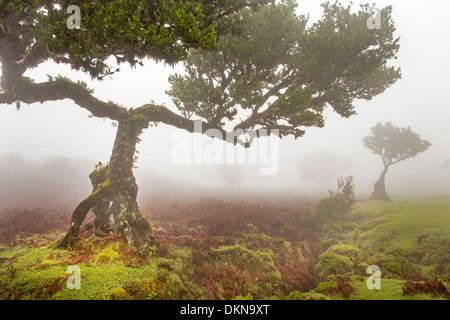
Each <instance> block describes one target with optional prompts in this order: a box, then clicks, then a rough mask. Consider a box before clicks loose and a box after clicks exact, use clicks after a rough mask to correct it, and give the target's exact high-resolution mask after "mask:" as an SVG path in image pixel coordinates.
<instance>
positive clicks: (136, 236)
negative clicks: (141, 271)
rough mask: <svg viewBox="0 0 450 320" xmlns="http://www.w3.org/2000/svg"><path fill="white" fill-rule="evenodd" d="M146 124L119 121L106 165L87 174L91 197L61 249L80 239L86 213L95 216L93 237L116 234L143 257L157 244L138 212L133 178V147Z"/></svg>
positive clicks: (74, 219)
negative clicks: (91, 188)
mask: <svg viewBox="0 0 450 320" xmlns="http://www.w3.org/2000/svg"><path fill="white" fill-rule="evenodd" d="M147 126H148V124H147V123H146V122H143V121H139V118H136V117H129V118H127V119H124V120H122V121H119V124H118V129H117V135H116V139H115V143H114V147H113V151H112V155H111V158H110V161H109V164H107V165H102V164H101V163H99V164H98V165H97V166H96V168H95V170H94V171H93V172H92V173H91V174H90V176H89V177H90V179H91V183H92V186H93V190H92V193H91V194H90V195H89V196H88V197H87V198H86V199H84V200H83V201H81V203H80V204H79V205H78V206H77V207H76V209H75V210H74V212H73V213H72V217H71V221H70V227H69V230H68V231H67V233H66V235H65V236H64V238H63V239H61V240H60V241H59V242H58V246H59V247H61V248H67V247H71V246H73V245H74V244H75V242H76V241H77V240H78V239H79V232H80V226H81V224H82V223H83V221H84V219H85V217H86V215H87V214H88V212H89V211H92V212H93V213H94V214H95V218H94V234H95V235H106V234H110V233H117V234H119V235H122V236H124V237H125V238H126V240H127V242H128V244H130V245H132V246H135V247H136V248H137V249H138V252H139V255H140V256H142V257H146V256H147V255H148V253H149V251H150V249H151V247H152V246H154V245H157V244H158V240H157V239H156V237H155V235H154V233H153V231H152V228H151V226H150V224H149V222H148V221H147V220H146V219H145V217H144V216H143V215H142V213H141V212H140V211H139V208H138V204H137V192H138V187H137V184H136V180H135V177H134V174H133V162H134V155H135V152H136V144H137V143H138V140H139V135H140V133H141V132H142V129H144V128H146V127H147ZM111 218H113V220H111Z"/></svg>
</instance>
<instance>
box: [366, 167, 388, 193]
mask: <svg viewBox="0 0 450 320" xmlns="http://www.w3.org/2000/svg"><path fill="white" fill-rule="evenodd" d="M387 171H388V167H385V168H384V170H383V171H382V172H381V174H380V177H379V178H378V180H377V182H375V183H374V185H373V186H374V189H373V192H372V194H371V195H370V197H369V200H384V201H391V198H390V197H389V196H388V194H387V193H386V185H385V177H386V173H387Z"/></svg>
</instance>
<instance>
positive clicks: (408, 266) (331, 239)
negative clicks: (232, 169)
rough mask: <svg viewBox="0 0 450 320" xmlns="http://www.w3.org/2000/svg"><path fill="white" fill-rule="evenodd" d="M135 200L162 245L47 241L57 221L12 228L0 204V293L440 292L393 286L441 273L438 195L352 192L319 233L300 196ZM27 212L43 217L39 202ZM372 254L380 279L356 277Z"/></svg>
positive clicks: (272, 295) (447, 213) (445, 272)
mask: <svg viewBox="0 0 450 320" xmlns="http://www.w3.org/2000/svg"><path fill="white" fill-rule="evenodd" d="M145 211H146V212H151V214H149V213H147V216H149V218H150V220H151V221H152V224H153V226H154V229H155V232H156V233H157V235H158V237H159V239H160V240H161V243H162V245H161V247H159V248H154V250H153V251H152V252H151V254H150V256H149V257H148V259H144V260H143V259H141V258H139V257H138V255H137V254H136V252H135V250H134V248H132V247H129V246H127V245H126V244H125V243H124V242H123V240H122V239H119V238H117V237H114V236H110V237H103V238H93V237H90V236H89V235H90V234H89V233H86V234H84V237H83V239H82V240H81V241H80V242H79V243H78V245H77V246H76V248H74V249H73V250H58V249H55V248H54V247H53V246H52V244H53V243H54V242H55V241H56V240H57V239H59V238H60V237H61V236H62V234H63V230H59V229H58V226H55V225H52V224H46V223H45V221H41V223H40V224H39V227H38V228H37V227H36V228H37V229H33V228H31V229H30V230H31V231H30V232H27V230H28V229H23V230H22V229H21V230H22V231H21V232H20V233H19V234H15V235H14V237H12V236H11V230H13V229H14V228H12V227H13V225H12V224H11V221H16V220H11V219H10V218H8V215H7V214H4V215H3V216H1V215H0V219H3V220H1V221H3V222H5V224H4V225H5V226H6V224H8V225H9V228H6V227H5V228H3V233H7V234H8V237H3V238H2V237H1V234H0V239H8V241H6V240H4V241H3V243H2V244H0V299H63V300H65V299H139V300H142V299H233V298H246V299H354V300H403V299H407V300H409V299H416V300H427V299H446V298H448V297H446V296H445V295H443V294H435V293H433V292H420V291H419V292H415V293H414V294H412V295H404V294H403V289H404V287H405V284H406V283H407V281H410V282H411V281H413V280H417V279H415V278H414V277H415V275H416V273H417V272H418V271H420V272H421V274H422V275H425V276H428V277H436V276H437V277H438V278H439V280H441V281H442V283H444V284H446V283H447V282H448V276H449V274H450V270H449V255H450V252H449V251H450V245H449V244H450V200H448V199H443V200H432V201H431V200H429V201H426V200H420V201H417V200H416V201H414V200H411V201H406V200H404V199H401V200H395V199H394V200H393V201H392V202H390V203H386V202H377V201H370V202H359V203H357V205H356V207H355V209H354V210H353V211H352V213H351V215H350V216H349V219H348V221H346V222H345V223H341V224H338V225H335V226H330V229H329V230H328V232H327V233H326V234H324V235H318V234H317V233H315V232H313V231H311V230H310V229H309V227H308V224H307V221H308V214H309V213H308V211H307V210H305V209H302V208H301V207H300V206H299V205H298V204H297V205H290V206H289V207H286V206H281V205H280V206H279V207H278V206H273V205H271V206H259V205H251V204H245V203H230V202H220V201H217V200H205V201H201V202H199V203H195V204H168V205H164V206H159V207H153V208H146V210H145ZM17 213H18V212H17V211H14V214H17ZM32 217H34V218H36V217H41V218H42V219H44V217H45V212H42V215H40V214H39V213H38V212H36V211H33V214H32ZM51 217H52V221H55V214H53V215H52V216H51ZM8 219H10V220H8ZM24 219H25V218H24ZM24 219H22V220H24ZM63 220H64V219H63ZM63 220H62V221H63ZM8 221H9V223H8ZM24 221H27V220H26V219H25V220H24ZM62 225H64V223H62ZM45 226H52V228H50V227H49V228H50V229H49V230H47V229H46V227H45ZM16 229H17V228H16ZM18 229H20V228H18ZM6 231H7V232H6ZM1 232H2V228H1V227H0V233H1ZM12 239H13V240H12ZM325 253H326V254H325ZM325 258H327V259H329V260H325ZM321 261H322V262H323V261H327V262H326V263H327V264H325V265H324V264H323V263H322V262H321ZM321 263H322V264H321ZM371 264H376V265H379V266H380V268H381V289H379V290H378V289H373V290H369V289H368V288H367V285H366V280H367V277H368V276H369V275H368V274H367V273H366V268H367V266H368V265H371ZM72 265H76V266H78V267H79V269H80V276H81V278H80V285H81V289H69V288H68V286H67V280H68V279H69V277H70V276H71V275H72V274H71V273H67V270H68V267H69V266H72ZM336 270H338V272H336ZM336 274H338V275H337V276H336ZM343 275H345V276H348V278H345V277H344V276H343ZM415 283H419V282H417V281H416V282H415Z"/></svg>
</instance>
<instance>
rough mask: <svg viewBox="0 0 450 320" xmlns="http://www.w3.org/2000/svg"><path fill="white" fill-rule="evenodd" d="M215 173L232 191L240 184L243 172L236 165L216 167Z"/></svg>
mask: <svg viewBox="0 0 450 320" xmlns="http://www.w3.org/2000/svg"><path fill="white" fill-rule="evenodd" d="M215 171H216V173H217V175H218V176H219V177H221V178H222V179H223V180H224V181H225V182H226V183H227V184H228V185H229V186H231V188H233V189H235V188H236V187H237V186H238V185H239V184H240V183H241V182H242V179H243V175H242V174H243V172H242V170H241V169H240V168H239V167H238V166H237V165H218V166H217V168H216V170H215Z"/></svg>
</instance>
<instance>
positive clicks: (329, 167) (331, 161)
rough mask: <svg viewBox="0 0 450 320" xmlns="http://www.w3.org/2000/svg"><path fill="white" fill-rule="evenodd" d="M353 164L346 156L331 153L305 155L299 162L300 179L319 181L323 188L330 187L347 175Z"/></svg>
mask: <svg viewBox="0 0 450 320" xmlns="http://www.w3.org/2000/svg"><path fill="white" fill-rule="evenodd" d="M352 166H353V163H352V162H351V161H350V160H349V159H348V158H347V157H345V156H342V155H339V154H334V153H331V152H316V153H312V154H308V155H305V156H304V157H303V158H301V159H300V161H299V162H298V169H299V170H300V178H301V179H304V180H307V181H317V182H319V183H320V184H321V185H322V186H329V185H330V184H331V181H332V180H334V179H336V178H337V177H339V176H340V175H341V174H345V173H347V172H348V171H349V170H350V169H351V168H352Z"/></svg>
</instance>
